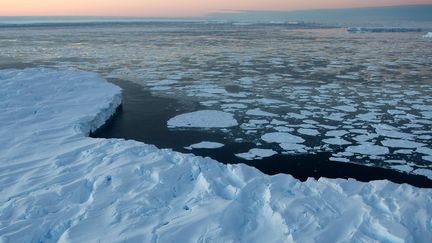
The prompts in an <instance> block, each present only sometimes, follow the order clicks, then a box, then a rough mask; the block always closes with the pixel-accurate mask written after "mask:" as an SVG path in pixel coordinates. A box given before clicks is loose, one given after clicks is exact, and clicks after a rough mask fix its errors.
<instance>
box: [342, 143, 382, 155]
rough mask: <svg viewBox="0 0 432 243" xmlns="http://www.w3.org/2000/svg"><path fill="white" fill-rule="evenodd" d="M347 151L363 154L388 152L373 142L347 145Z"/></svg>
mask: <svg viewBox="0 0 432 243" xmlns="http://www.w3.org/2000/svg"><path fill="white" fill-rule="evenodd" d="M345 151H347V152H349V153H354V154H364V155H385V154H388V153H389V149H388V148H386V147H383V146H379V145H374V144H361V145H356V146H349V147H348V148H346V150H345Z"/></svg>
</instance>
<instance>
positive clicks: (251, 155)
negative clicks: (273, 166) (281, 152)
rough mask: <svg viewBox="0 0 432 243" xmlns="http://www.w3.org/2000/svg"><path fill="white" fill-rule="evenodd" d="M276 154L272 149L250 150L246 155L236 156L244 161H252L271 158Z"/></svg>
mask: <svg viewBox="0 0 432 243" xmlns="http://www.w3.org/2000/svg"><path fill="white" fill-rule="evenodd" d="M275 154H277V152H276V151H274V150H272V149H257V148H254V149H251V150H249V151H248V152H246V153H239V154H236V156H237V157H239V158H242V159H246V160H254V159H262V158H266V157H271V156H273V155H275Z"/></svg>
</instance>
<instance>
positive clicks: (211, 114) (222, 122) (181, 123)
mask: <svg viewBox="0 0 432 243" xmlns="http://www.w3.org/2000/svg"><path fill="white" fill-rule="evenodd" d="M167 124H168V127H170V128H176V127H196V128H226V127H233V126H237V125H238V123H237V120H236V119H234V115H233V114H231V113H227V112H223V111H216V110H201V111H194V112H190V113H185V114H181V115H178V116H175V117H173V118H171V119H169V120H168V122H167Z"/></svg>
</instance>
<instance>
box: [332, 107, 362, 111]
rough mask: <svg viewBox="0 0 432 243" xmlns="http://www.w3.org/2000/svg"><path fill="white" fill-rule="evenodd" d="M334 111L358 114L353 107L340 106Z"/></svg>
mask: <svg viewBox="0 0 432 243" xmlns="http://www.w3.org/2000/svg"><path fill="white" fill-rule="evenodd" d="M333 108H334V109H337V110H341V111H345V112H356V111H357V108H355V106H353V105H340V106H335V107H333Z"/></svg>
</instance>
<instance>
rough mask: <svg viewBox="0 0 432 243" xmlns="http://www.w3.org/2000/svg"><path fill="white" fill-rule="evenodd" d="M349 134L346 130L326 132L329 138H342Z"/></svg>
mask: <svg viewBox="0 0 432 243" xmlns="http://www.w3.org/2000/svg"><path fill="white" fill-rule="evenodd" d="M345 134H348V131H346V130H333V131H328V132H326V134H325V135H326V136H327V137H342V136H343V135H345Z"/></svg>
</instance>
